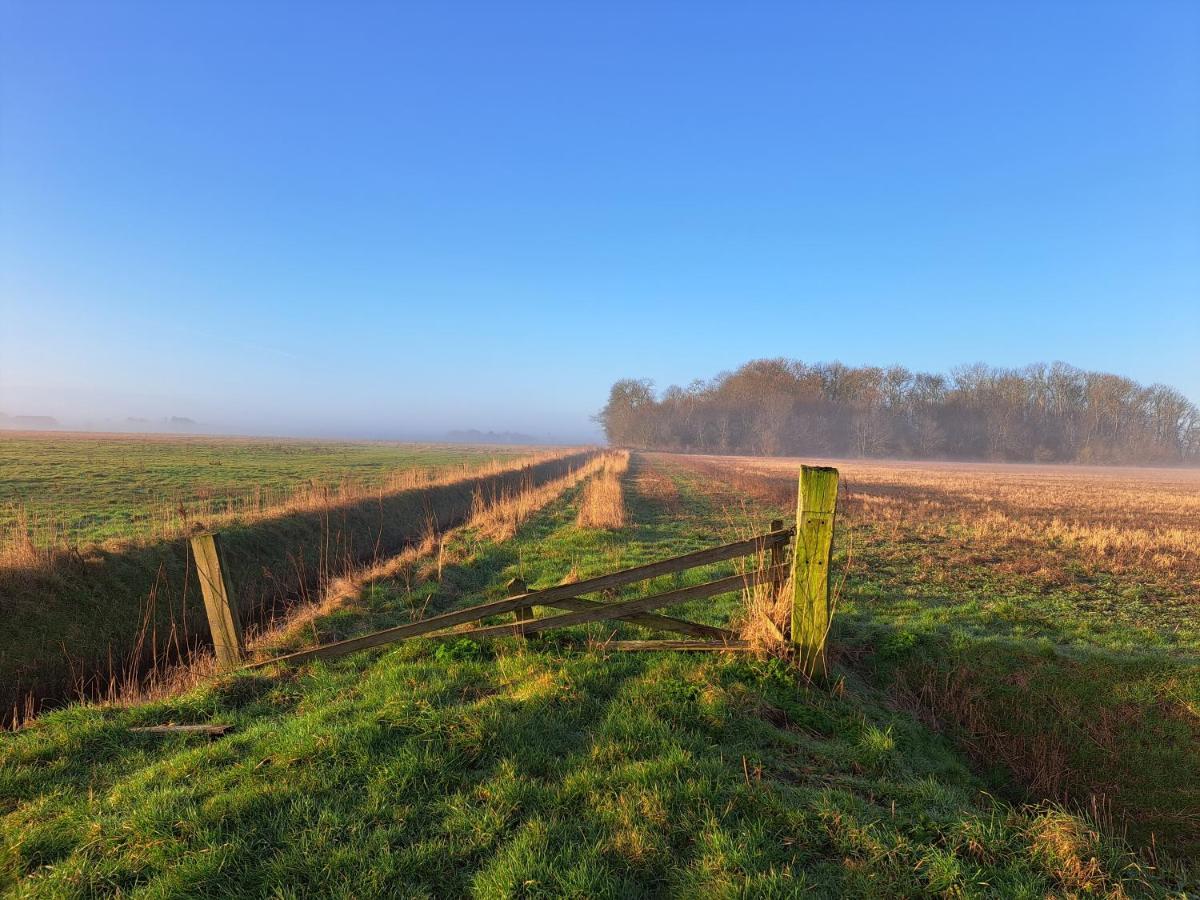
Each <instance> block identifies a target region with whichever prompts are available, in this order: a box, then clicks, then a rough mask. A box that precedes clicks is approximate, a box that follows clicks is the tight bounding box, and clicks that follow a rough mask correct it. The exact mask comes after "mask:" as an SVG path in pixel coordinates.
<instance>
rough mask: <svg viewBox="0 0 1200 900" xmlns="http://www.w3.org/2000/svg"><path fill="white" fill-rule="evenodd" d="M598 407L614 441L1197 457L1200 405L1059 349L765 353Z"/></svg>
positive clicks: (634, 384)
mask: <svg viewBox="0 0 1200 900" xmlns="http://www.w3.org/2000/svg"><path fill="white" fill-rule="evenodd" d="M599 420H600V423H601V424H602V425H603V426H604V430H605V433H606V434H607V436H608V439H609V441H611V442H612V443H614V444H619V445H623V446H631V447H646V448H657V449H670V450H690V451H700V452H711V453H745V454H761V455H767V456H788V455H815V456H886V457H897V456H898V457H924V458H939V457H950V458H959V459H990V460H1010V461H1014V462H1081V463H1180V462H1183V463H1187V462H1191V463H1194V462H1198V461H1200V412H1198V411H1197V408H1196V406H1195V404H1193V403H1192V402H1190V401H1189V400H1188V399H1187V398H1186V397H1184V396H1183V395H1182V394H1180V393H1179V392H1178V391H1176V390H1175V389H1173V388H1170V387H1167V386H1165V385H1161V384H1155V385H1151V386H1150V387H1143V386H1142V385H1140V384H1138V383H1136V382H1134V381H1131V380H1129V379H1128V378H1122V377H1121V376H1119V375H1109V374H1106V373H1103V372H1085V371H1082V370H1080V369H1076V368H1074V367H1073V366H1068V365H1065V364H1064V363H1054V364H1053V365H1042V364H1038V365H1032V366H1027V367H1025V368H1023V369H998V368H992V367H990V366H985V365H972V366H963V367H961V368H958V369H954V370H953V371H952V372H951V374H950V375H936V374H928V373H923V372H910V371H909V370H908V369H905V368H901V367H899V366H893V367H891V368H887V369H884V368H878V367H875V366H863V367H861V368H853V367H850V366H844V365H842V364H841V363H836V362H835V363H817V364H814V365H809V364H807V363H803V362H799V361H796V360H787V359H759V360H754V361H752V362H749V363H746V364H745V365H744V366H742V367H741V368H740V369H738V370H737V371H736V372H727V373H723V374H721V375H718V376H717V377H716V378H714V379H713V380H712V381H707V382H706V381H694V382H692V384H690V385H689V386H688V387H686V388H683V387H677V386H672V387H670V388H667V390H666V391H664V392H663V393H662V394H661V396H656V395H655V392H654V390H653V385H652V383H651V382H649V381H646V380H637V379H624V380H622V381H618V382H617V383H616V384H614V385H613V387H612V392H611V394H610V395H609V399H608V403H607V405H605V407H604V409H603V410H602V411H601V413H600V415H599Z"/></svg>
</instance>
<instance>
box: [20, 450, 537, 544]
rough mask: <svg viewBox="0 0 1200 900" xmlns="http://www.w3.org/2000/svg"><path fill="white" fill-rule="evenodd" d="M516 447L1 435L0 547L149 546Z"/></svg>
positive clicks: (480, 460)
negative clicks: (186, 523) (18, 534)
mask: <svg viewBox="0 0 1200 900" xmlns="http://www.w3.org/2000/svg"><path fill="white" fill-rule="evenodd" d="M527 452H528V449H527V448H515V447H472V446H465V445H452V444H446V445H434V444H429V445H422V444H400V443H382V442H380V443H336V442H316V441H300V440H263V439H250V438H207V437H169V436H155V435H145V436H142V435H136V436H135V435H91V434H77V435H70V434H46V433H44V432H43V433H34V432H24V433H23V432H4V431H0V537H3V536H5V535H6V533H7V532H9V531H10V530H11V529H12V528H13V527H14V526H16V525H18V524H20V525H21V526H22V530H24V531H27V532H30V533H31V534H32V536H33V539H34V542H35V543H36V544H39V545H46V544H50V543H57V542H69V543H81V542H91V541H103V540H110V539H126V538H155V537H162V536H164V535H165V534H170V533H173V532H174V531H176V530H178V528H179V527H180V526H181V525H182V524H183V522H182V519H183V517H184V516H185V515H187V516H190V517H191V518H193V519H197V518H198V519H203V518H211V517H212V516H214V515H221V514H226V513H229V512H236V513H240V514H249V513H252V512H254V513H260V512H264V511H269V510H270V509H271V508H272V507H274V506H276V505H278V504H280V503H283V502H285V501H286V500H288V499H290V498H291V497H293V496H294V495H295V494H296V493H297V492H298V491H303V490H306V489H310V488H312V487H313V485H314V484H315V485H320V486H331V487H334V488H337V487H339V486H347V487H348V486H350V485H353V486H355V487H360V488H382V487H387V486H389V484H390V483H392V482H394V480H395V479H397V478H398V477H402V476H404V475H406V474H411V473H412V472H413V471H414V470H443V469H447V468H451V467H460V466H472V467H475V466H480V465H483V464H485V463H487V462H489V461H491V460H494V459H511V458H512V457H514V456H517V455H520V454H522V453H527Z"/></svg>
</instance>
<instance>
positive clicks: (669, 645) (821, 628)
mask: <svg viewBox="0 0 1200 900" xmlns="http://www.w3.org/2000/svg"><path fill="white" fill-rule="evenodd" d="M837 494H838V471H837V469H831V468H824V467H815V466H802V467H801V471H800V486H799V491H798V499H797V504H796V527H795V528H784V527H783V522H782V521H781V520H779V519H776V520H775V521H774V522H772V523H771V530H770V531H769V532H767V533H766V534H760V535H758V536H757V537H752V538H747V539H745V540H741V541H734V542H732V543H729V544H722V545H721V546H719V547H709V548H708V549H705V550H696V551H693V552H692V553H684V554H683V555H681V556H673V557H671V558H670V559H663V560H659V561H657V562H652V563H646V564H644V565H640V566H633V567H632V568H628V569H622V570H621V571H619V572H611V573H609V574H607V575H598V576H596V577H595V578H585V579H584V580H583V581H576V582H573V583H571V584H560V585H555V586H554V587H549V588H544V589H543V590H540V591H531V590H528V589H527V587H526V585H525V583H524V582H523V581H521V580H520V579H513V581H511V582H510V583H509V591H510V596H508V597H504V598H503V599H500V600H492V601H490V602H487V603H480V604H477V605H475V606H470V607H467V608H465V609H454V610H450V611H449V612H444V613H441V614H440V615H436V616H430V617H429V618H428V619H422V620H421V621H419V622H410V623H409V624H407V625H397V626H395V627H393V628H385V629H383V630H382V631H376V632H373V633H371V634H364V635H361V636H360V637H354V638H348V639H346V640H344V641H336V642H334V643H330V644H324V645H321V646H318V647H310V648H308V649H306V650H298V651H296V652H295V653H288V654H285V655H283V656H277V657H274V658H272V659H265V660H262V661H261V662H256V663H250V664H249V665H246V666H243V668H245V669H259V668H262V667H264V666H270V665H275V664H276V663H285V664H287V663H301V662H306V661H308V660H311V659H334V658H336V657H339V656H345V655H346V654H347V653H354V652H356V651H359V650H367V649H369V648H371V647H379V646H383V645H386V644H394V643H397V642H400V641H406V640H410V639H412V638H416V637H429V638H446V637H454V638H458V637H466V638H475V639H483V638H493V637H501V636H506V635H515V636H518V637H522V636H526V635H532V634H538V633H540V632H543V631H547V630H549V629H551V628H564V627H568V626H571V625H582V624H585V623H589V622H605V621H611V620H620V621H624V622H630V623H633V624H635V625H641V626H643V627H645V628H651V629H655V630H657V631H668V632H674V633H677V634H684V635H687V636H688V637H689V638H692V639H693V640H673V641H614V642H609V644H607V645H606V646H611V647H614V648H616V649H627V650H648V649H652V648H659V649H681V650H682V649H687V650H744V649H748V645H747V644H746V642H745V641H740V640H738V639H737V636H736V635H735V634H733V632H731V631H729V630H728V629H726V628H719V627H717V626H715V625H704V624H701V623H699V622H689V621H687V620H685V619H678V618H673V617H671V616H664V615H660V614H658V613H655V612H653V610H656V609H664V608H666V607H669V606H676V605H678V604H680V603H686V602H687V601H689V600H697V599H702V598H705V597H713V596H716V595H718V594H724V593H730V592H732V591H737V590H744V589H748V588H750V587H753V586H755V585H759V584H767V583H769V584H770V585H771V590H772V591H773V592H774V593H776V594H778V593H779V592H780V591H781V590H782V588H783V585H784V582H785V580H786V576H787V563H786V561H785V556H786V549H787V546H788V544H789V543H791V542H792V538H793V537H795V539H796V540H795V549H794V552H793V553H792V559H791V578H792V590H793V600H792V616H791V628H790V631H791V634H790V636H789V635H784V634H783V633H782V632H781V631H780V630H779V629H778V628H775V631H776V634H777V636H778V637H779V638H780V639H783V640H788V639H789V637H790V643H791V646H792V648H793V650H794V653H795V655H796V657H797V658H798V659H799V661H800V664H801V666H802V668H803V669H804V671H805V673H806V674H808V675H810V676H811V675H814V674H817V673H819V672H823V671H824V670H825V665H826V663H825V642H826V639H827V636H828V633H829V625H830V605H829V566H830V561H831V557H832V549H833V524H834V516H835V513H836V509H837ZM193 546H194V547H195V549H196V557H197V566H198V568H199V569H200V571H201V585H202V587H203V588H204V600H205V605H206V607H207V608H208V613H209V621H210V624H211V627H212V631H213V640H214V644H215V645H216V647H217V656H218V660H219V661H220V663H221V664H222V666H223V667H232V666H234V665H236V664H237V663H238V662H239V661H240V657H241V653H242V644H241V633H240V628H239V624H238V620H237V609H236V605H235V604H234V594H233V588H232V586H231V585H230V584H229V583H228V581H227V579H226V578H225V576H224V575H223V574H222V567H221V564H220V544H219V542H218V541H217V539H216V536H215V535H202V536H198V537H197V538H196V539H194V540H193ZM750 555H758V556H759V557H760V559H761V560H762V562H761V563H760V565H759V567H758V569H756V570H755V571H753V572H749V573H747V574H745V575H733V576H730V577H728V578H720V579H717V580H716V581H711V582H708V583H706V584H698V585H692V586H690V587H684V588H677V589H675V590H670V591H665V592H663V593H660V594H654V595H652V596H649V597H638V598H635V599H631V600H623V601H619V602H601V601H597V600H588V599H585V598H584V597H582V596H581V595H582V594H590V593H595V592H596V591H609V590H615V589H616V588H620V587H624V586H626V585H629V584H634V583H636V582H639V581H647V580H649V579H652V578H657V577H658V576H660V575H674V574H678V573H680V572H685V571H687V570H689V569H695V568H697V567H699V566H705V565H709V564H710V563H716V562H723V561H725V560H729V559H736V558H738V557H743V556H750ZM768 555H769V556H768ZM768 558H769V563H768V562H767V559H768ZM535 606H544V607H550V608H555V609H563V610H566V612H562V613H559V614H557V615H552V616H546V617H544V618H541V619H535V618H534V617H533V608H534V607H535ZM504 613H514V614H515V618H516V622H515V623H506V624H502V625H480V626H478V627H475V628H470V629H467V630H465V631H450V630H449V629H452V628H454V627H455V626H457V625H464V624H467V623H469V622H478V621H480V620H482V619H486V618H489V617H491V616H496V615H501V614H504ZM772 627H773V628H774V627H775V626H774V625H772Z"/></svg>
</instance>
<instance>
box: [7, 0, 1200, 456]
mask: <svg viewBox="0 0 1200 900" xmlns="http://www.w3.org/2000/svg"><path fill="white" fill-rule="evenodd" d="M1198 110H1200V4H1196V3H1193V2H1186V3H1170V2H1151V3H1140V2H1139V3H1130V4H1109V3H1091V2H1072V3H1007V2H1006V3H995V4H990V5H989V4H980V3H957V2H956V3H946V4H940V3H931V2H915V3H906V4H900V3H890V2H889V3H878V4H870V3H798V2H796V3H780V4H768V3H751V4H734V3H728V4H715V3H703V2H700V3H651V4H643V3H632V2H630V3H623V2H604V3H595V4H583V3H549V2H547V3H536V4H534V3H482V2H481V3H457V4H455V3H444V4H443V3H437V4H435V3H421V4H416V3H405V4H401V3H366V2H358V3H346V4H334V3H327V4H315V3H281V4H270V3H258V4H242V3H222V2H205V3H199V2H197V3H182V2H180V3H158V2H155V3H147V4H139V3H129V2H120V3H112V2H88V3H78V4H63V3H54V2H36V3H34V2H28V3H24V2H23V3H13V2H11V0H0V312H2V314H3V315H2V323H0V327H2V330H0V411H4V412H6V413H8V414H10V415H14V414H35V413H43V414H51V415H58V416H60V417H79V418H82V419H86V420H89V421H93V420H94V421H100V420H103V419H105V418H116V419H123V418H124V417H125V416H145V417H148V418H160V417H162V416H168V415H180V416H189V417H191V418H194V419H197V420H199V421H202V422H205V423H211V424H213V425H216V426H220V427H223V428H227V429H230V430H233V429H238V430H249V431H259V432H268V433H307V434H333V433H339V434H346V435H360V436H376V437H380V436H401V435H414V434H421V433H430V432H436V431H439V430H444V429H447V428H459V427H461V428H471V427H475V428H481V429H489V428H490V429H497V430H499V429H515V430H520V431H525V432H532V433H535V434H539V435H543V434H554V435H558V436H562V437H578V436H585V435H588V434H591V433H593V432H592V428H593V426H592V425H591V423H590V422H589V416H590V415H591V414H592V413H594V412H595V411H596V410H597V409H598V408H599V407H600V406H601V405H602V404H603V402H604V399H605V396H606V393H607V389H608V387H609V385H610V384H611V382H612V381H613V380H614V379H616V378H619V377H623V376H639V377H649V378H653V379H654V380H655V381H656V382H657V383H658V384H659V385H660V386H666V385H667V384H670V383H686V382H688V381H690V380H691V379H692V378H694V377H709V376H712V375H714V374H716V373H717V372H719V371H721V370H723V369H729V368H732V367H735V366H736V365H738V364H739V363H741V362H744V361H746V360H748V359H751V358H755V357H762V356H790V357H796V358H801V359H804V360H807V361H818V360H832V359H840V360H842V361H844V362H846V363H851V364H861V363H877V364H888V363H901V364H904V365H907V366H910V367H913V368H918V369H930V370H945V369H948V368H949V367H951V366H953V365H956V364H959V363H965V362H974V361H985V362H989V363H993V364H997V365H1022V364H1025V363H1028V362H1033V361H1051V360H1055V359H1062V360H1065V361H1067V362H1071V363H1073V364H1075V365H1079V366H1082V367H1087V368H1098V369H1105V370H1111V371H1116V372H1119V373H1121V374H1125V375H1129V376H1131V377H1134V378H1137V379H1139V380H1141V381H1144V382H1153V381H1162V382H1166V383H1169V384H1173V385H1174V386H1176V387H1178V388H1180V389H1181V390H1183V391H1184V392H1185V393H1186V394H1188V395H1189V396H1190V397H1191V398H1192V399H1193V400H1200V352H1198V349H1197V348H1198V347H1200V113H1198Z"/></svg>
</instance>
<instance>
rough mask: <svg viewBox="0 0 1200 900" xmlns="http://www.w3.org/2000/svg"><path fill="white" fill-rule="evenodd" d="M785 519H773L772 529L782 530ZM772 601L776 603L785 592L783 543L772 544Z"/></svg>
mask: <svg viewBox="0 0 1200 900" xmlns="http://www.w3.org/2000/svg"><path fill="white" fill-rule="evenodd" d="M782 530H783V519H772V520H771V531H773V532H775V531H782ZM771 570H772V575H771V602H772V604H774V602H775V601H777V600H778V599H779V595H780V594H782V593H783V544H781V543H775V544H772V545H771ZM772 608H774V607H772Z"/></svg>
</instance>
